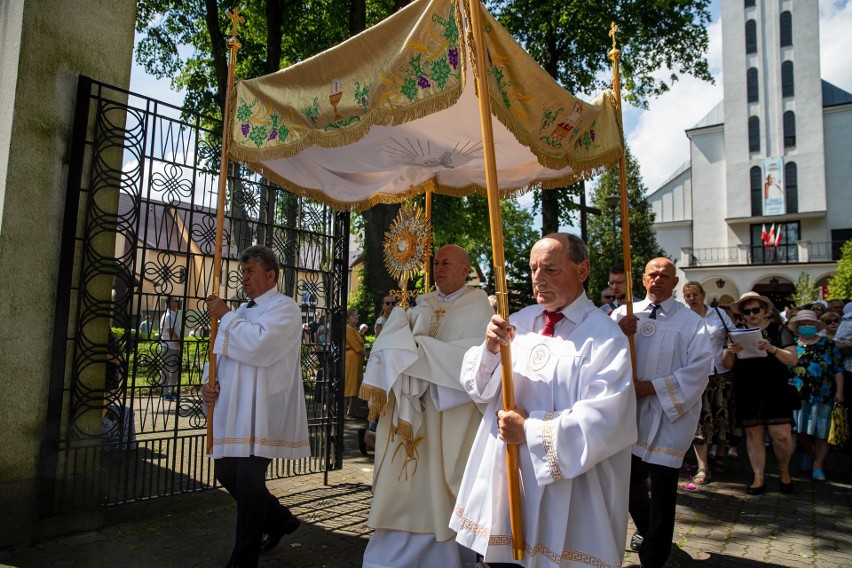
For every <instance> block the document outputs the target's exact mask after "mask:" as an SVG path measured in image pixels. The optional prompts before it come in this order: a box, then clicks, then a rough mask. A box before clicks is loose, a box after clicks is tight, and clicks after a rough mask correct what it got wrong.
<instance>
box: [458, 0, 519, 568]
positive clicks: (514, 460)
mask: <svg viewBox="0 0 852 568" xmlns="http://www.w3.org/2000/svg"><path fill="white" fill-rule="evenodd" d="M470 8H471V9H470V26H471V29H472V31H473V52H474V57H475V59H476V63H477V67H476V70H477V73H476V87H477V92H478V94H479V123H480V125H481V127H482V147H483V150H484V154H485V185H486V190H487V192H488V218H489V221H490V223H491V248H492V258H493V264H494V289H495V293H496V295H497V313H498V314H499V315H500V317H502V318H503V319H505V320H508V319H509V296H508V290H507V285H506V259H505V255H504V251H503V222H502V220H501V218H500V196H499V194H498V189H499V186H498V185H497V161H496V158H495V155H494V130H493V125H492V123H491V99H490V97H489V94H488V68H487V67H488V59H487V58H486V57H485V45H484V44H485V41H484V38H483V36H482V19H481V18H482V16H481V13H480V9H481V3H480V0H472V1H471V5H470ZM500 362H501V364H502V374H503V377H502V378H503V384H502V388H503V410H507V411H508V410H513V409H514V408H515V389H514V385H513V382H512V352H511V347H510V346H508V345H505V346H501V347H500ZM506 469H507V473H508V478H509V515H510V521H511V527H512V556H513V558H514V559H515V560H522V559H523V557H524V529H523V524H522V518H521V485H520V474H519V471H518V446H517V445H515V444H506Z"/></svg>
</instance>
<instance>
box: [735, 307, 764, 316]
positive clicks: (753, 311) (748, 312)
mask: <svg viewBox="0 0 852 568" xmlns="http://www.w3.org/2000/svg"><path fill="white" fill-rule="evenodd" d="M740 311H741V312H742V313H743V315H744V316H748V315H751V314H754V315H757V314H759V313H760V312H762V311H763V308H747V309H744V310H740Z"/></svg>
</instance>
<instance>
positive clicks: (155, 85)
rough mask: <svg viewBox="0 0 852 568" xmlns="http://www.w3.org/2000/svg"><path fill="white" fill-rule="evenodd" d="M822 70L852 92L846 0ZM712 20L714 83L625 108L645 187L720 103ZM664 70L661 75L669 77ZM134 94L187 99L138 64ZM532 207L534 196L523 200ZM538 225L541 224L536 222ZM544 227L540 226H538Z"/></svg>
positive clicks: (826, 0)
mask: <svg viewBox="0 0 852 568" xmlns="http://www.w3.org/2000/svg"><path fill="white" fill-rule="evenodd" d="M819 8H820V50H821V57H820V59H821V72H822V77H823V79H825V80H826V81H829V82H830V83H833V84H835V85H836V86H838V87H840V88H842V89H845V90H847V91H850V92H852V65H850V64H849V62H848V54H849V53H852V34H850V33H849V30H850V29H852V4H850V3H849V1H848V0H820V1H819ZM710 11H711V18H712V22H711V23H710V25H709V26H708V34H709V37H710V46H709V50H708V61H709V63H710V71H711V73H712V74H713V76H714V77H715V79H716V83H715V84H713V85H711V84H709V83H706V82H704V81H699V80H697V79H693V78H691V77H685V78H682V79H681V80H680V81H678V82H676V83H674V84H673V85H672V86H671V90H670V91H669V92H668V93H666V94H665V95H663V96H661V97H660V98H657V99H654V100H651V101H650V104H649V107H650V108H649V109H648V110H642V109H637V108H632V107H629V106H628V107H626V108H625V114H624V128H625V136H626V138H627V142H628V144H629V145H630V148H631V150H632V151H633V153H634V155H635V156H636V157H637V159H638V160H639V163H640V166H641V169H642V176H643V179H644V181H645V185H646V186H647V187H648V189H649V190H650V191H654V190H655V189H657V188H658V187H659V186H660V184H661V183H662V182H663V181H665V180H666V179H667V178H668V177H669V176H670V175H671V174H672V173H673V172H674V171H675V170H676V169H677V168H678V167H679V166H680V165H681V164H683V163H684V162H685V161H687V160H688V159H689V144H688V141H687V138H686V134H685V133H684V130H686V129H688V128H690V127H692V126H693V125H694V124H695V123H696V122H698V121H699V120H700V119H701V118H702V117H703V116H704V115H705V114H707V112H709V111H710V110H711V109H712V108H713V107H714V106H716V104H717V103H718V102H719V101H720V100H721V99H722V82H721V78H722V45H721V37H722V36H721V25H720V22H719V16H720V14H719V0H714V1H713V2H712V3H711V6H710ZM668 75H669V73H668V72H667V71H666V70H661V71H660V76H663V77H665V76H668ZM130 90H131V91H134V92H137V93H139V94H142V95H147V96H151V97H154V98H158V99H160V100H163V101H165V102H170V103H172V104H175V105H178V106H180V104H181V103H182V101H183V97H182V95H181V94H180V93H175V92H174V91H172V90H171V88H170V86H169V82H168V80H157V79H155V78H154V77H151V76H149V75H147V74H146V73H145V72H144V70H143V69H142V68H141V67H139V66H138V65H136V64H135V62H134V65H133V70H132V73H131V78H130ZM522 202H525V203H530V202H531V197H525V198H522ZM537 222H538V221H537ZM539 224H540V223H539Z"/></svg>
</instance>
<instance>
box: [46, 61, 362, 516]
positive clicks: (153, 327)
mask: <svg viewBox="0 0 852 568" xmlns="http://www.w3.org/2000/svg"><path fill="white" fill-rule="evenodd" d="M76 113H77V115H76V119H75V130H74V132H73V134H72V136H73V140H72V143H71V146H70V150H71V153H70V156H69V162H70V165H69V183H68V195H67V202H66V214H65V227H64V233H63V242H62V245H61V246H62V259H63V266H62V267H60V268H61V271H62V276H61V278H60V283H59V286H58V289H57V308H56V316H57V317H56V324H55V325H56V328H55V333H54V356H53V367H52V376H51V387H50V400H49V403H48V414H49V417H48V424H47V435H46V437H45V442H44V444H43V449H42V456H41V459H42V479H43V483H42V491H41V496H42V503H41V507H40V511H41V514H42V515H43V516H45V515H49V514H53V513H58V512H61V511H65V510H71V509H77V508H81V507H87V506H92V505H98V504H118V503H126V502H131V501H136V500H140V499H148V498H153V497H161V496H166V495H172V494H178V493H185V492H190V491H197V490H201V489H206V488H210V487H213V486H214V484H215V481H214V479H213V474H212V462H211V460H210V459H209V458H206V457H205V456H204V449H205V428H206V417H205V415H204V413H203V412H202V404H201V400H200V393H199V391H200V384H201V381H202V367H203V365H204V363H205V362H206V360H207V356H208V335H209V318H208V316H207V314H206V312H205V302H204V298H206V296H207V295H208V294H209V293H211V289H210V286H211V285H210V282H211V281H212V273H213V270H212V267H213V254H214V248H215V244H214V237H215V228H216V211H215V207H216V202H217V193H218V170H219V167H218V159H219V158H218V156H219V151H218V149H217V148H218V143H219V136H220V135H219V132H220V130H219V128H220V127H219V125H218V123H216V122H215V121H213V120H211V119H207V118H205V117H203V116H199V115H196V114H193V113H189V112H185V111H182V110H181V109H179V108H176V107H172V106H170V105H167V104H164V103H161V102H158V101H156V100H154V99H150V98H147V97H142V96H139V95H136V94H133V93H130V92H127V91H124V90H121V89H117V88H114V87H111V86H108V85H105V84H102V83H98V82H96V81H93V80H91V79H89V78H87V77H80V82H79V87H78V97H77V109H76ZM228 181H229V183H228V205H227V210H226V223H225V243H224V245H223V251H222V256H223V266H222V285H223V290H220V291H219V293H220V295H222V294H224V295H226V296H227V297H228V298H230V299H231V300H233V301H234V303H237V302H238V301H240V300H242V299H243V298H244V296H243V292H242V289H241V285H240V278H239V274H238V256H239V251H240V250H242V249H243V248H245V247H247V246H249V245H252V244H265V245H267V246H269V247H271V248H272V249H273V250H274V251H275V252H276V255H277V256H278V258H279V260H280V261H281V265H282V269H283V270H282V274H281V278H280V279H279V288H280V290H281V291H282V292H283V293H285V294H287V295H289V296H292V297H293V298H294V299H295V300H296V301H297V302H299V303H300V304H301V306H302V315H303V323H304V326H303V328H304V334H303V335H304V342H303V349H302V376H303V380H304V385H305V398H306V401H305V402H306V404H307V408H308V424H309V432H310V440H311V448H312V457H310V458H305V459H302V460H295V461H291V460H275V461H273V465H272V466H271V467H270V469H269V473H268V475H269V476H270V477H286V476H290V475H299V474H308V473H324V474H325V475H327V472H328V470H330V469H336V468H339V467H340V466H341V459H342V436H341V435H338V434H339V433H340V432H342V429H343V423H342V413H341V412H340V407H341V395H342V383H343V379H342V377H343V348H342V345H343V342H344V335H343V334H344V333H345V309H346V295H347V280H348V265H347V260H348V245H349V238H348V233H349V216H348V214H342V213H335V212H333V211H332V210H330V209H329V208H327V207H325V206H323V205H320V204H317V203H316V202H312V201H310V200H307V199H305V198H302V197H299V196H295V195H293V194H290V193H287V192H285V191H283V190H282V189H281V188H278V187H275V186H273V185H270V184H269V183H267V182H266V181H265V180H263V179H262V178H260V177H258V176H256V175H253V174H251V173H249V172H247V171H246V170H245V169H244V168H241V167H240V166H239V165H236V164H232V167H231V171H230V175H229V180H228ZM170 297H174V298H177V299H178V309H177V311H176V313H175V312H167V311H166V308H167V307H168V299H169V298H170ZM170 322H172V323H175V324H176V328H177V329H179V330H180V332H179V336H180V340H179V341H178V342H177V343H174V344H173V345H172V346H171V347H173V348H170V346H169V344H168V343H167V342H166V341H163V340H162V339H161V338H160V329H161V328H162V327H170V325H169V324H170ZM170 380H171V381H173V382H174V383H175V384H176V386H175V388H170V387H169V386H167V385H169V384H170Z"/></svg>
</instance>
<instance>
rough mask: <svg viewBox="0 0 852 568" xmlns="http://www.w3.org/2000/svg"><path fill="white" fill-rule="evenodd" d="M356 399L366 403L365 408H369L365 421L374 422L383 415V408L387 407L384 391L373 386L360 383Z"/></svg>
mask: <svg viewBox="0 0 852 568" xmlns="http://www.w3.org/2000/svg"><path fill="white" fill-rule="evenodd" d="M358 398H360V399H362V400H366V401H367V407H368V408H369V413H368V415H367V420H369V421H370V422H376V420H377V419H378V418H379V416H381V415H384V413H385V407H386V406H387V405H388V395H387V393H386V392H385V391H384V390H382V389H380V388H379V387H374V386H373V385H368V384H366V383H361V388H360V389H359V391H358Z"/></svg>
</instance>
